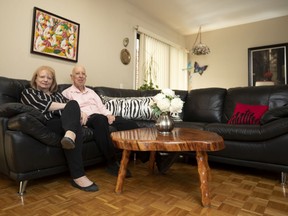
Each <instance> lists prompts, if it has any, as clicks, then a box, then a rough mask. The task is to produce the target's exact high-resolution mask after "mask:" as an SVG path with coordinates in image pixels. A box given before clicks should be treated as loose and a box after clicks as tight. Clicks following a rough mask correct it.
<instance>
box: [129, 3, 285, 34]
mask: <svg viewBox="0 0 288 216" xmlns="http://www.w3.org/2000/svg"><path fill="white" fill-rule="evenodd" d="M126 1H127V2H129V3H130V4H132V5H134V6H135V7H136V8H138V9H140V10H141V11H143V12H145V14H148V15H149V16H151V17H152V18H154V19H157V20H159V21H160V22H162V23H164V24H166V25H167V26H169V27H170V28H172V29H174V30H175V31H177V32H178V33H179V34H181V35H189V34H194V33H197V32H198V29H199V26H202V32H204V31H211V30H216V29H221V28H226V27H231V26H235V25H241V24H247V23H251V22H256V21H261V20H266V19H271V18H276V17H281V16H286V15H288V0H126Z"/></svg>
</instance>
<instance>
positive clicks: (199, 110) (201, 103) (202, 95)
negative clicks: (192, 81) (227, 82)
mask: <svg viewBox="0 0 288 216" xmlns="http://www.w3.org/2000/svg"><path fill="white" fill-rule="evenodd" d="M225 95H226V89H224V88H206V89H196V90H191V91H190V92H189V94H188V97H187V99H186V102H185V103H184V107H183V110H184V114H183V121H189V122H207V123H210V122H221V118H222V110H223V103H224V99H225Z"/></svg>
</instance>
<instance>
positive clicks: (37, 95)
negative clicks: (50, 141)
mask: <svg viewBox="0 0 288 216" xmlns="http://www.w3.org/2000/svg"><path fill="white" fill-rule="evenodd" d="M21 102H22V103H23V104H26V105H29V106H32V107H34V108H35V109H37V110H39V111H40V112H42V113H43V115H44V117H45V118H46V119H47V120H49V119H51V118H53V116H55V115H56V116H61V115H62V110H54V111H48V109H49V107H50V106H51V103H52V102H59V103H67V102H68V100H67V99H66V98H65V97H64V96H63V95H62V94H61V93H60V92H55V93H52V94H51V95H48V94H45V93H44V92H43V91H40V90H37V89H34V88H27V89H24V90H23V91H22V95H21Z"/></svg>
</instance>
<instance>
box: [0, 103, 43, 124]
mask: <svg viewBox="0 0 288 216" xmlns="http://www.w3.org/2000/svg"><path fill="white" fill-rule="evenodd" d="M21 113H28V114H29V115H31V116H33V117H34V118H36V119H38V120H39V121H40V122H43V123H45V122H46V119H45V117H44V115H43V114H42V113H41V112H40V111H38V110H37V109H35V108H33V107H31V106H28V105H25V104H22V103H5V104H1V105H0V116H1V117H7V118H10V117H13V116H15V115H18V114H21Z"/></svg>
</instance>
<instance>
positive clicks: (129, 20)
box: [0, 0, 185, 88]
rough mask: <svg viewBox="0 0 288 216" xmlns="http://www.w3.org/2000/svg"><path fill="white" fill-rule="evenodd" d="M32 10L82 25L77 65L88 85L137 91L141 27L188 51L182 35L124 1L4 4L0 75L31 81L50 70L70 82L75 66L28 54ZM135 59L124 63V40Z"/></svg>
mask: <svg viewBox="0 0 288 216" xmlns="http://www.w3.org/2000/svg"><path fill="white" fill-rule="evenodd" d="M33 7H39V8H41V9H43V10H46V11H49V12H51V13H54V14H56V15H58V16H61V17H64V18H66V19H69V20H72V21H74V22H77V23H79V24H80V41H79V54H78V60H79V61H78V64H81V65H84V66H85V67H86V69H87V73H88V81H87V84H88V85H93V86H96V85H98V86H110V87H123V88H132V87H133V76H134V75H133V68H134V61H133V56H134V39H133V38H134V36H135V32H134V27H135V26H136V25H139V26H141V27H143V28H145V29H148V30H150V31H152V32H155V33H156V34H158V35H160V36H163V37H164V36H165V38H167V39H168V40H170V41H172V42H174V43H177V44H180V45H182V46H183V47H184V45H185V41H184V36H182V35H179V34H177V33H176V32H175V31H173V30H171V29H170V28H168V27H167V26H164V25H162V24H161V23H159V22H158V21H157V20H154V19H153V18H151V17H149V16H147V15H146V14H144V13H142V12H141V11H139V10H138V9H137V8H134V7H133V6H132V5H130V4H128V3H126V1H125V0H81V1H79V0H61V1H53V0H52V1H46V0H25V1H20V0H1V2H0V24H1V27H2V30H1V34H0V40H1V49H0V76H7V77H11V78H21V79H28V80H29V79H30V78H31V76H32V73H33V72H34V70H35V69H36V68H37V67H38V66H40V65H49V66H52V67H53V68H54V69H55V70H56V73H57V81H58V83H70V77H69V74H70V72H71V69H72V67H73V66H74V65H75V64H76V63H74V62H69V61H64V60H61V59H55V58H51V57H47V56H41V55H35V54H31V53H30V45H31V32H32V16H33ZM125 37H128V38H129V39H130V43H129V45H128V46H127V49H128V50H129V51H130V53H131V55H132V61H131V62H130V64H128V65H124V64H122V63H121V61H120V51H121V50H122V49H123V48H124V46H123V43H122V41H123V39H124V38H125Z"/></svg>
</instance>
